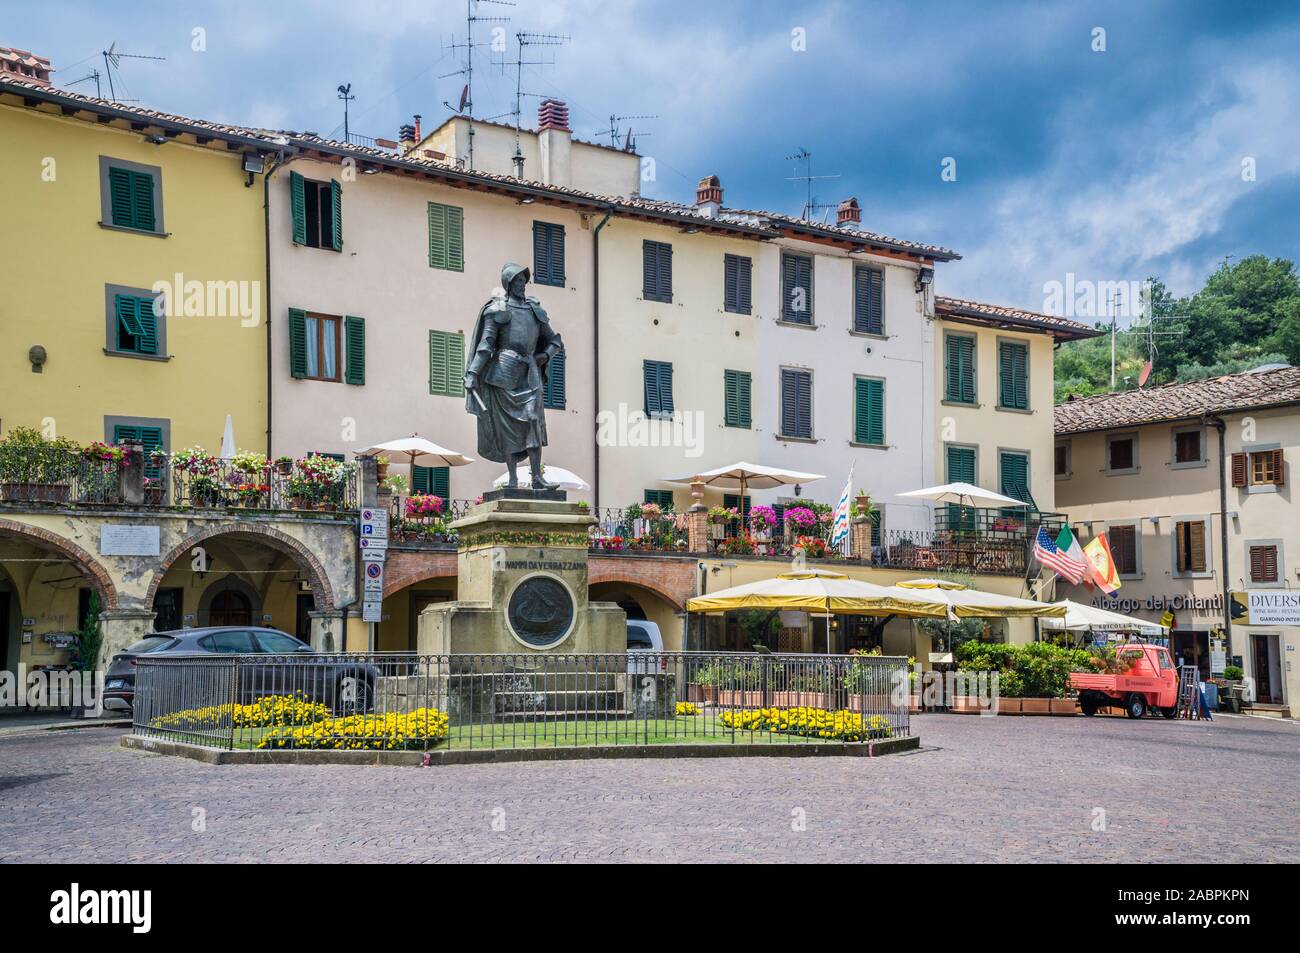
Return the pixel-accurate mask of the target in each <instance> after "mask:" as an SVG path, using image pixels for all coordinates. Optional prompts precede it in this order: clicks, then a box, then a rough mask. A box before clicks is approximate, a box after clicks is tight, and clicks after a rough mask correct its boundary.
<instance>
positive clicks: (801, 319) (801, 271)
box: [781, 254, 813, 324]
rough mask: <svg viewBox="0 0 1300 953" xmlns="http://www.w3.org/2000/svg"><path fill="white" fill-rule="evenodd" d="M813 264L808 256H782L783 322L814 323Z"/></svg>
mask: <svg viewBox="0 0 1300 953" xmlns="http://www.w3.org/2000/svg"><path fill="white" fill-rule="evenodd" d="M812 283H813V263H812V259H811V258H809V257H808V256H807V255H788V254H787V255H782V256H781V320H782V321H789V322H791V323H792V324H812V322H813V284H812Z"/></svg>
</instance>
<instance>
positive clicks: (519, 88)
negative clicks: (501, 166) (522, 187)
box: [501, 31, 572, 179]
mask: <svg viewBox="0 0 1300 953" xmlns="http://www.w3.org/2000/svg"><path fill="white" fill-rule="evenodd" d="M570 39H572V37H570V36H569V35H568V34H566V33H529V32H526V31H525V32H519V33H516V34H515V42H516V43H518V44H519V55H518V56H517V57H515V60H514V62H512V63H502V64H501V67H502V71H504V70H505V67H506V66H513V67H514V68H515V108H514V110H513V111H512V112H511V113H508V114H507V115H513V116H514V120H515V155H514V164H515V178H517V179H522V178H523V177H524V153H523V150H522V149H521V148H520V145H519V131H520V126H521V125H522V123H523V114H524V111H523V105H522V103H523V98H524V97H525V96H538V95H540V94H539V93H525V92H524V88H523V83H524V67H525V66H541V67H546V66H553V65H555V60H554V59H546V58H545V57H543V58H541V59H536V60H527V59H524V48H525V47H529V46H563V45H564V44H565V43H568V42H569V40H570Z"/></svg>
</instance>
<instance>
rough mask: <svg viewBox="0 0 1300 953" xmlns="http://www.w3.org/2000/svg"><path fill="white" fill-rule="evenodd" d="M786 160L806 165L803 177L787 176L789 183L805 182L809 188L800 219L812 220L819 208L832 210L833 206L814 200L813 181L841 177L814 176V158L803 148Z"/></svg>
mask: <svg viewBox="0 0 1300 953" xmlns="http://www.w3.org/2000/svg"><path fill="white" fill-rule="evenodd" d="M786 159H787V160H788V161H791V162H802V163H804V169H805V171H804V174H803V175H788V176H786V181H787V182H803V183H804V184H805V186H806V188H807V193H806V195H807V197H806V198H805V199H804V203H803V211H802V212H800V213H799V217H800V218H811V216H812V215H813V214H814V213H815V212H816V211H817V209H819V208H830V207H831V206H829V205H822V204H820V203H818V202H816V201H815V200H814V199H813V192H812V188H813V185H812V184H813V181H814V180H815V179H838V178H839V175H838V174H836V175H813V162H812V159H813V157H812V153H811V152H809V151H808V150H807V149H805V148H803V147H802V146H800V148H799V151H798V152H796V153H794V154H793V155H788V156H786Z"/></svg>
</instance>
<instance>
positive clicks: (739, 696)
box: [718, 688, 763, 708]
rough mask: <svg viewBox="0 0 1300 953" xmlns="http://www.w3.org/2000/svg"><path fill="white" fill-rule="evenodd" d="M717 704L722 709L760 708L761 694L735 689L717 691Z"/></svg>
mask: <svg viewBox="0 0 1300 953" xmlns="http://www.w3.org/2000/svg"><path fill="white" fill-rule="evenodd" d="M718 704H719V705H721V706H722V707H724V708H761V707H762V706H763V693H762V692H761V691H757V690H741V689H735V688H722V689H718Z"/></svg>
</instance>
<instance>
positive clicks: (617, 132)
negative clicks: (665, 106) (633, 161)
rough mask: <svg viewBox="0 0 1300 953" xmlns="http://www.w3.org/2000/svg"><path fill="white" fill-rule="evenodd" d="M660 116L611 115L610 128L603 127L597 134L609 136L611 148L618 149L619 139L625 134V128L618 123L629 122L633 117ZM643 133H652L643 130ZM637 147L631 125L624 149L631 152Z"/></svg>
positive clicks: (645, 134)
mask: <svg viewBox="0 0 1300 953" xmlns="http://www.w3.org/2000/svg"><path fill="white" fill-rule="evenodd" d="M658 118H659V117H658V116H614V115H611V116H610V117H609V128H608V129H602V130H600V132H598V133H596V135H598V136H609V145H610V148H612V149H617V148H618V139H619V136H622V135H623V130H622V129H620V128H619V126H618V124H619V123H620V122H628V121H630V120H633V119H658ZM641 135H642V136H648V135H650V133H648V132H643V133H641ZM635 148H636V140H635V139H634V138H632V129H631V127H629V128H628V130H627V138H626V141H625V142H624V143H623V149H624V150H625V151H627V152H631V151H632V150H634V149H635Z"/></svg>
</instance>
